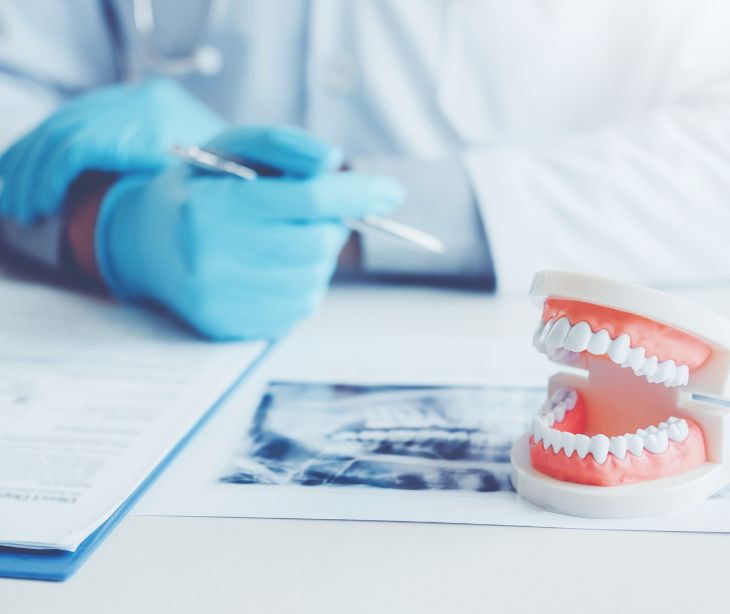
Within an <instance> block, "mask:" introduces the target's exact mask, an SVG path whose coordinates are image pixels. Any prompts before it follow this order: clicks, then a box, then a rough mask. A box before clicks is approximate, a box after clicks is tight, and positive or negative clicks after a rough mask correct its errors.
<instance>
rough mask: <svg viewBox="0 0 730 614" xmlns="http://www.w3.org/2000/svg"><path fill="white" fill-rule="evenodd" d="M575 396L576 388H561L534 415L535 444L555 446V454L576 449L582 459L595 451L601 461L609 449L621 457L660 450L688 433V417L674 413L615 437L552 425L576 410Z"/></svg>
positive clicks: (685, 437)
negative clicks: (664, 418) (685, 418)
mask: <svg viewBox="0 0 730 614" xmlns="http://www.w3.org/2000/svg"><path fill="white" fill-rule="evenodd" d="M576 399H577V395H576V393H575V391H573V390H570V389H567V388H561V389H559V390H558V391H556V392H555V393H554V394H553V395H552V396H551V397H550V398H549V399H548V401H547V402H546V403H545V406H544V407H543V409H542V410H541V411H540V413H538V414H537V416H535V418H534V419H533V423H532V436H533V438H534V439H535V443H536V444H539V443H542V446H543V448H544V449H545V450H547V449H548V448H552V449H553V451H554V452H555V453H556V454H557V453H558V452H560V450H563V452H564V453H565V455H566V456H567V457H568V458H570V457H571V456H573V454H574V453H575V454H577V455H578V458H581V459H583V458H585V457H586V456H587V455H588V454H592V455H593V458H594V459H595V461H596V462H597V463H599V464H601V465H602V464H603V463H605V462H606V459H607V458H608V453H609V452H610V453H611V454H613V455H614V456H616V457H617V458H619V459H621V460H623V459H624V458H626V454H627V453H631V454H633V455H634V456H641V455H642V454H643V453H644V450H646V451H647V452H651V453H652V454H661V453H662V452H666V450H667V448H668V447H669V442H670V441H676V442H681V441H684V440H685V439H687V437H688V436H689V426H688V424H687V421H686V420H684V419H683V418H676V417H674V416H672V417H670V418H667V420H666V421H665V422H660V423H659V425H658V426H650V427H647V428H645V429H637V430H636V432H634V433H626V434H625V435H618V436H616V437H608V436H606V435H601V434H599V435H594V436H593V437H588V435H582V434H578V435H576V434H574V433H568V432H566V431H559V430H558V429H554V428H551V427H552V425H553V424H555V422H562V421H563V420H564V419H565V414H566V413H567V412H569V411H572V410H573V408H574V407H575V403H576Z"/></svg>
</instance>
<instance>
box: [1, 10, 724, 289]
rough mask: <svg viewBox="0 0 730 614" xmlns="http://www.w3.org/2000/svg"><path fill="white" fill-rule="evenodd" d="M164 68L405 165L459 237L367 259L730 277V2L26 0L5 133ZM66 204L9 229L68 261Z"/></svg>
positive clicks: (407, 209)
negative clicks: (59, 237)
mask: <svg viewBox="0 0 730 614" xmlns="http://www.w3.org/2000/svg"><path fill="white" fill-rule="evenodd" d="M135 9H136V10H135ZM150 11H151V13H152V16H153V20H152V21H153V23H152V24H151V25H150V23H149V19H148V18H149V13H150ZM140 13H141V14H142V16H141V17H140ZM145 19H146V20H147V21H146V22H145ZM135 21H136V22H137V23H136V26H135ZM196 53H197V55H198V59H197V60H195V61H193V60H192V59H191V56H193V55H195V54H196ZM181 58H182V59H181ZM176 60H180V61H177V62H176ZM191 65H192V66H191ZM159 75H166V76H171V77H172V78H174V79H175V80H177V81H178V82H179V83H180V84H181V85H182V86H183V87H184V88H185V89H186V90H188V91H189V92H190V93H192V94H193V95H194V96H195V97H197V98H199V99H200V100H201V101H203V102H204V103H205V104H207V105H209V107H211V108H212V109H213V110H214V111H216V112H217V113H219V114H220V115H222V116H223V117H225V118H226V119H227V120H228V121H229V122H231V123H232V124H236V125H248V124H268V123H282V122H283V123H289V124H293V125H295V126H299V127H301V128H303V129H304V130H306V131H308V132H310V133H312V134H314V135H316V136H318V137H320V138H322V139H325V140H327V141H330V142H332V143H335V144H337V145H339V146H340V147H341V148H342V149H343V150H344V152H345V154H346V156H347V158H348V160H349V162H350V164H351V165H352V167H353V168H354V169H356V170H358V171H363V172H371V173H377V174H383V175H388V176H392V177H395V178H397V179H399V180H400V181H401V182H402V183H403V184H404V185H405V187H406V189H407V194H408V196H407V200H406V203H405V205H404V206H403V207H402V208H401V209H400V210H399V211H397V212H396V213H395V214H394V217H396V218H397V219H400V220H403V221H405V222H407V223H410V224H412V225H414V226H417V227H419V228H422V229H424V230H426V231H429V232H432V233H433V234H436V235H438V236H440V237H441V238H442V239H443V240H444V241H445V242H446V243H447V245H448V247H449V250H448V253H447V255H446V256H435V255H430V254H428V253H424V252H420V251H416V250H413V249H411V248H410V247H409V246H408V245H406V244H402V243H398V242H395V241H391V240H389V239H388V238H385V237H379V236H365V237H363V238H362V244H361V254H360V259H361V267H362V270H364V271H365V272H370V273H378V274H404V275H447V276H451V275H454V276H460V277H467V278H468V277H471V278H478V279H487V278H489V277H492V276H493V278H494V279H495V280H496V288H497V290H498V291H499V292H521V293H522V292H525V291H526V289H527V287H528V284H529V281H530V278H531V276H532V274H533V273H534V272H535V271H536V270H538V269H543V268H548V267H549V268H553V267H557V268H569V269H579V270H586V271H591V272H595V273H602V274H606V275H610V276H614V277H619V278H624V279H630V280H640V281H645V282H690V281H699V280H709V279H721V278H722V279H728V278H730V256H729V255H727V245H728V235H729V234H730V4H728V3H727V2H723V1H720V0H716V1H713V0H692V1H690V0H672V1H670V2H667V1H659V0H594V1H592V2H577V1H574V0H513V1H511V2H504V1H502V0H357V1H336V0H286V1H282V0H278V1H277V0H230V1H220V2H215V1H213V2H211V1H205V0H202V1H201V0H154V1H153V2H152V3H149V2H140V1H137V2H133V1H132V0H116V1H115V0H112V1H110V2H103V1H95V0H67V1H64V2H57V1H53V0H45V1H44V0H27V1H23V2H21V1H20V0H15V1H14V0H6V1H5V2H3V3H2V4H1V5H0V150H1V149H2V148H5V147H7V146H9V145H10V144H11V143H13V142H14V141H15V140H16V139H18V138H19V137H21V135H23V134H24V133H26V132H27V131H29V130H31V129H32V128H33V127H34V126H35V125H37V124H38V123H39V122H40V121H41V120H43V119H44V118H45V117H46V116H48V115H49V114H51V113H53V112H54V110H55V109H56V108H57V107H58V105H60V104H61V103H62V102H64V101H65V100H67V99H69V98H72V97H74V96H76V95H78V94H80V93H83V92H86V91H88V90H92V89H94V88H100V87H103V86H105V85H108V84H111V83H114V82H116V81H120V80H134V81H139V80H145V79H148V78H151V77H155V76H159ZM50 225H51V226H52V224H50ZM45 226H46V227H45V230H44V233H43V234H42V236H40V237H39V236H35V237H34V236H32V235H33V232H30V231H29V230H28V229H20V231H19V230H18V228H15V227H14V225H13V224H8V223H6V224H5V228H4V230H3V234H4V236H5V241H6V242H7V244H8V245H9V246H10V248H11V249H17V250H20V251H24V252H25V253H30V254H33V255H34V256H35V257H36V258H39V259H42V260H45V261H46V262H48V263H51V264H53V263H54V262H55V260H56V258H57V241H54V239H53V238H52V236H51V235H52V234H53V231H52V230H49V229H48V224H46V225H45ZM36 235H38V233H36Z"/></svg>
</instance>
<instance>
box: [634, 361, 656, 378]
mask: <svg viewBox="0 0 730 614" xmlns="http://www.w3.org/2000/svg"><path fill="white" fill-rule="evenodd" d="M657 362H658V361H657V357H656V356H649V358H645V359H644V364H643V365H641V367H639V370H638V371H637V372H636V375H643V376H644V377H646V379H649V378H650V377H652V376H653V375H654V373H656V367H657Z"/></svg>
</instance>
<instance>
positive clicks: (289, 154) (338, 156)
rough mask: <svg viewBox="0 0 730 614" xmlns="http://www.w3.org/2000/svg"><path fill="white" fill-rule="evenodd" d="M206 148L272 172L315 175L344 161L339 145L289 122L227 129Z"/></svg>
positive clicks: (338, 166)
mask: <svg viewBox="0 0 730 614" xmlns="http://www.w3.org/2000/svg"><path fill="white" fill-rule="evenodd" d="M206 148H207V149H210V150H212V151H215V152H217V153H221V154H228V155H232V156H235V157H236V158H241V159H242V162H243V163H244V164H245V163H246V162H248V163H249V164H252V165H253V166H254V167H256V166H259V167H264V173H265V172H266V170H268V171H270V174H283V175H289V176H294V177H312V176H315V175H319V174H322V173H326V172H329V171H336V170H337V169H339V168H340V166H341V165H342V151H340V149H339V148H337V147H335V146H334V145H331V144H329V143H327V142H326V141H322V140H321V139H318V138H315V137H313V136H312V135H310V134H308V133H306V132H304V131H303V130H298V129H296V128H292V127H289V126H246V127H244V128H236V129H234V130H228V131H226V132H224V133H222V134H220V135H218V136H217V137H215V138H214V139H213V140H212V141H210V142H209V143H208V144H207V145H206ZM258 170H261V169H260V168H259V169H258ZM277 171H278V173H277Z"/></svg>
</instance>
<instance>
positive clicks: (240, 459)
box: [219, 383, 544, 492]
mask: <svg viewBox="0 0 730 614" xmlns="http://www.w3.org/2000/svg"><path fill="white" fill-rule="evenodd" d="M542 394H544V391H543V390H542V389H538V388H535V389H530V388H528V389H525V388H466V387H457V388H450V387H445V388H444V387H439V388H434V387H422V386H419V387H414V386H347V385H338V384H309V383H274V384H270V385H269V387H268V389H267V392H266V394H265V395H264V397H263V399H262V401H261V403H260V405H259V407H258V409H257V411H256V414H255V417H254V421H253V424H252V426H251V428H250V430H249V431H248V432H247V433H246V435H245V437H244V438H243V439H242V441H240V442H239V444H238V445H237V447H236V449H235V451H234V454H233V457H232V458H231V459H230V460H229V462H228V464H227V466H226V467H225V469H224V471H223V474H222V475H221V477H220V478H219V480H220V481H222V482H225V483H231V484H288V485H302V486H361V487H375V488H395V489H406V490H428V489H433V490H464V491H480V492H485V491H498V490H510V489H511V485H510V483H509V454H510V448H511V446H512V442H513V441H514V440H515V439H516V438H517V437H518V436H519V435H520V433H521V432H522V430H523V429H524V428H525V426H526V425H527V424H528V423H529V421H530V418H531V415H532V413H534V411H535V408H536V407H538V406H539V405H540V403H541V402H542V400H541V398H540V396H541V395H542Z"/></svg>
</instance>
